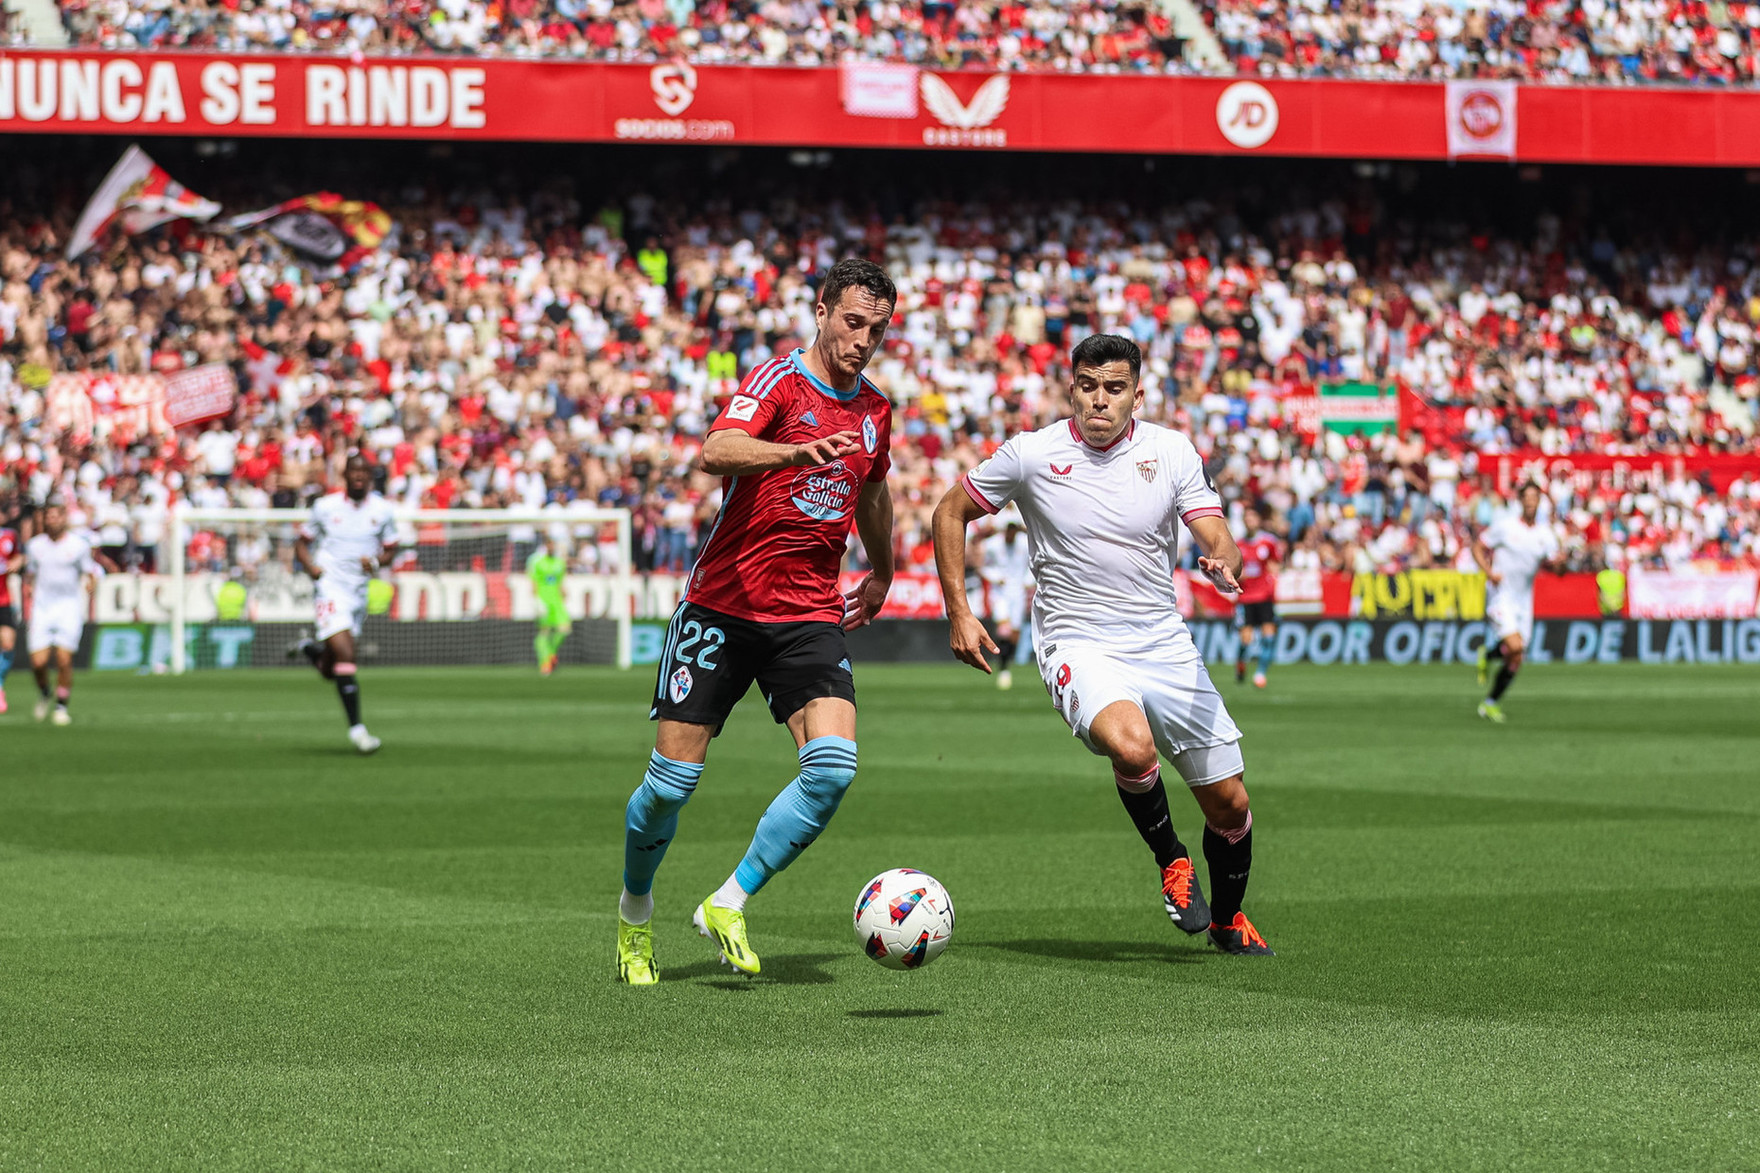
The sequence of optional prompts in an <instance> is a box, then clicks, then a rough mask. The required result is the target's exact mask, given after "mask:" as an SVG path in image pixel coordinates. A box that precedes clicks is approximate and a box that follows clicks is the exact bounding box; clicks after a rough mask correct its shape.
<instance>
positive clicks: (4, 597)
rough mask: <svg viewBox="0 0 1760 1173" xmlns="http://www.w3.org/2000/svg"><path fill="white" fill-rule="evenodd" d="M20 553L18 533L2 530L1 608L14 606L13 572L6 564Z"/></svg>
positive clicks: (0, 552)
mask: <svg viewBox="0 0 1760 1173" xmlns="http://www.w3.org/2000/svg"><path fill="white" fill-rule="evenodd" d="M17 553H18V531H16V530H10V529H4V528H0V607H10V606H12V572H11V571H10V570H8V569H7V568H6V564H7V563H8V562H10V561H12V556H13V555H14V554H17Z"/></svg>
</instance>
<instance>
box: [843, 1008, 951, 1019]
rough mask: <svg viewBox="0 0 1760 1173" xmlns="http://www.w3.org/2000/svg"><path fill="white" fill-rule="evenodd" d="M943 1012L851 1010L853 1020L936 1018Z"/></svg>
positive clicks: (921, 1009) (903, 1009)
mask: <svg viewBox="0 0 1760 1173" xmlns="http://www.w3.org/2000/svg"><path fill="white" fill-rule="evenodd" d="M941 1013H942V1012H941V1011H939V1010H928V1009H924V1008H919V1007H905V1008H902V1009H898V1010H851V1011H850V1012H849V1016H850V1017H851V1018H935V1017H937V1016H938V1015H940V1014H941Z"/></svg>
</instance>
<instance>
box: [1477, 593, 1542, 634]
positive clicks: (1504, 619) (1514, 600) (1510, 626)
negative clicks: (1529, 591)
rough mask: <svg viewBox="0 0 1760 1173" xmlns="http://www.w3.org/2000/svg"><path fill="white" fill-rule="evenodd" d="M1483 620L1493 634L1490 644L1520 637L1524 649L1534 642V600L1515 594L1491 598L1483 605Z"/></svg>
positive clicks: (1531, 597) (1530, 596) (1530, 597)
mask: <svg viewBox="0 0 1760 1173" xmlns="http://www.w3.org/2000/svg"><path fill="white" fill-rule="evenodd" d="M1485 618H1486V619H1487V620H1488V621H1489V622H1490V624H1491V630H1492V632H1493V633H1494V634H1493V636H1492V643H1493V644H1499V643H1502V642H1503V641H1504V640H1506V639H1508V638H1509V637H1510V636H1512V635H1515V636H1520V637H1521V640H1522V646H1523V647H1524V648H1525V647H1527V646H1528V645H1529V644H1531V643H1533V642H1534V598H1533V596H1532V595H1529V596H1528V597H1526V598H1523V597H1521V596H1519V595H1516V594H1515V593H1513V592H1511V593H1510V594H1499V595H1495V596H1493V597H1492V598H1491V599H1490V600H1489V601H1488V602H1487V603H1486V604H1485Z"/></svg>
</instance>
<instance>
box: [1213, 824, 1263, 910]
mask: <svg viewBox="0 0 1760 1173" xmlns="http://www.w3.org/2000/svg"><path fill="white" fill-rule="evenodd" d="M1204 859H1205V860H1206V861H1207V862H1208V863H1209V864H1210V923H1211V924H1215V925H1222V926H1227V925H1228V923H1229V922H1230V921H1232V920H1234V914H1235V913H1237V912H1239V911H1240V910H1241V901H1242V900H1244V899H1245V898H1246V895H1247V873H1248V872H1250V871H1251V870H1252V868H1253V824H1252V816H1251V815H1248V816H1247V833H1246V834H1245V835H1242V836H1241V840H1240V842H1239V843H1230V842H1229V841H1228V840H1227V839H1224V838H1223V837H1222V836H1221V835H1218V834H1217V833H1216V831H1215V829H1213V828H1212V827H1210V826H1209V825H1206V826H1205V827H1204Z"/></svg>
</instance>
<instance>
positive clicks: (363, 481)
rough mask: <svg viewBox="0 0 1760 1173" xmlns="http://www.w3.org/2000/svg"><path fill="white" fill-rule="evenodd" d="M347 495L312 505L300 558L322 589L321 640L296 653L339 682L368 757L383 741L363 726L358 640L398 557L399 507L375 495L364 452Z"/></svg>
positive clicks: (352, 461) (353, 735)
mask: <svg viewBox="0 0 1760 1173" xmlns="http://www.w3.org/2000/svg"><path fill="white" fill-rule="evenodd" d="M342 485H343V492H342V493H341V494H335V493H332V494H330V495H329V496H326V497H320V498H318V499H317V500H316V501H314V502H312V516H311V518H310V519H309V520H308V521H307V522H306V523H305V524H304V525H303V526H301V527H300V531H299V538H298V540H297V541H296V542H295V543H294V547H293V552H294V557H296V558H298V559H299V564H300V566H301V567H303V568H304V569H305V572H306V573H307V574H309V575H311V576H312V581H313V582H314V583H315V584H316V587H317V589H316V592H315V597H314V599H313V609H314V611H315V612H316V617H317V627H316V631H315V632H314V636H315V638H313V639H309V640H304V641H302V642H301V643H299V644H298V645H297V646H296V648H295V651H296V652H298V653H301V654H303V655H304V656H305V657H306V659H308V660H310V661H311V662H312V667H314V668H316V669H317V670H318V674H319V675H320V676H322V677H323V678H324V679H326V680H331V681H334V682H335V683H336V693H337V695H338V696H340V697H341V698H342V711H343V712H344V713H345V714H347V716H348V739H349V740H350V741H351V742H353V743H354V747H355V748H356V749H357V750H359V751H360V752H361V753H364V754H369V753H372V752H373V751H374V750H376V749H378V748H379V739H378V738H377V737H374V736H373V735H372V734H371V733H368V732H367V727H366V726H365V725H363V724H361V686H360V679H359V676H358V674H357V672H356V667H355V646H354V641H355V640H356V638H358V637H359V635H360V633H361V621H362V620H363V619H364V618H365V617H366V614H367V584H368V583H369V582H370V581H372V578H373V576H374V575H376V574H377V573H378V572H379V569H380V568H381V567H384V566H389V565H390V564H391V559H392V556H393V555H394V554H396V553H397V522H396V520H395V519H394V518H393V517H392V513H391V503H390V502H389V501H387V500H385V498H383V497H381V496H380V495H379V494H377V493H375V492H373V491H372V488H373V468H372V465H370V464H368V463H367V461H366V458H365V457H363V456H360V455H359V454H356V455H354V456H350V457H349V458H348V463H347V464H346V465H344V466H343V470H342ZM289 654H290V655H291V654H293V653H289Z"/></svg>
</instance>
